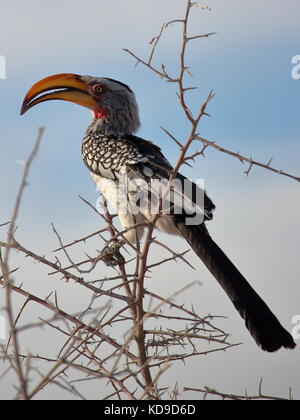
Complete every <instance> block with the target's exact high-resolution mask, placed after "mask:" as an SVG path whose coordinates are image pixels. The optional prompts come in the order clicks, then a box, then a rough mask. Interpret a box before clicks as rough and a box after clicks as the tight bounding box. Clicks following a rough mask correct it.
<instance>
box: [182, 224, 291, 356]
mask: <svg viewBox="0 0 300 420" xmlns="http://www.w3.org/2000/svg"><path fill="white" fill-rule="evenodd" d="M176 225H177V227H178V229H179V231H180V232H181V234H182V236H184V238H185V239H186V240H187V242H188V243H189V244H190V246H191V247H192V249H193V250H194V251H195V253H196V254H197V255H198V256H199V257H200V258H201V260H202V261H203V263H204V264H205V265H206V267H207V268H208V269H209V271H210V272H211V273H212V275H213V276H214V277H215V278H216V280H217V281H218V282H219V284H220V285H221V286H222V287H223V289H224V290H225V292H226V293H227V295H228V296H229V298H230V299H231V301H232V303H233V304H234V306H235V307H236V309H237V310H238V311H239V313H240V315H241V316H242V317H243V318H244V320H245V323H246V326H247V328H248V330H249V331H250V334H251V335H252V337H253V338H254V340H255V341H256V343H257V344H258V345H259V346H260V347H261V348H262V350H265V351H268V352H275V351H277V350H279V349H280V348H281V347H285V348H288V349H293V348H295V347H296V344H295V342H294V340H293V337H292V336H291V335H290V334H289V333H288V332H287V331H286V330H285V329H284V328H283V326H282V325H281V324H280V322H279V321H278V319H277V318H276V316H275V315H274V314H273V313H272V312H271V311H270V309H269V308H268V306H267V305H266V304H265V302H264V301H263V300H262V299H261V298H260V297H259V296H258V294H257V293H256V292H255V290H254V289H252V287H251V286H250V284H249V283H248V282H247V280H246V279H245V278H244V277H243V276H242V274H241V273H240V272H239V271H238V269H237V268H236V267H235V266H234V265H233V263H232V262H231V261H230V260H229V258H228V257H227V256H226V255H225V254H224V252H223V251H222V250H221V248H219V247H218V245H217V244H216V243H215V242H214V241H213V240H212V238H211V237H210V235H209V233H208V231H207V228H206V226H205V225H204V224H203V225H201V226H186V225H185V223H184V221H183V220H176Z"/></svg>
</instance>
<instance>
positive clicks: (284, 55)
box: [0, 0, 300, 396]
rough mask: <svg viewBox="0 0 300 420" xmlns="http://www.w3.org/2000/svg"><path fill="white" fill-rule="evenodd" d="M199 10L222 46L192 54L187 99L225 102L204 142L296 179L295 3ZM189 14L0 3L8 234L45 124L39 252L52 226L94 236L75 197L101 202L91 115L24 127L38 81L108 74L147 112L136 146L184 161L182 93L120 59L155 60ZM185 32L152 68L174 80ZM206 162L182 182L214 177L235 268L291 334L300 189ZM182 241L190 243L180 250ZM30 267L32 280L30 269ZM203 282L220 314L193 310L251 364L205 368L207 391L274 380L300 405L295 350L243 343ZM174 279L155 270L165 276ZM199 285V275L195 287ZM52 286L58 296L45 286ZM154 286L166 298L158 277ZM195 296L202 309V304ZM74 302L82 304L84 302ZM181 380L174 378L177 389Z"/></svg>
mask: <svg viewBox="0 0 300 420" xmlns="http://www.w3.org/2000/svg"><path fill="white" fill-rule="evenodd" d="M203 4H204V5H207V6H210V7H211V8H212V11H211V12H209V11H202V10H200V9H196V8H195V10H193V17H192V21H191V24H192V25H191V33H192V34H198V33H206V32H217V35H215V36H213V37H211V38H209V39H202V40H199V41H195V42H194V43H193V44H191V46H190V48H189V54H188V60H189V64H190V65H191V70H192V73H193V76H194V79H192V80H191V84H192V85H195V84H196V85H197V86H199V90H197V91H193V92H192V93H191V96H190V100H191V106H192V107H193V108H194V109H196V108H197V107H198V106H199V105H200V104H201V103H202V101H203V99H204V98H205V97H206V95H207V94H208V93H209V91H210V90H211V89H213V90H214V91H215V92H216V97H215V98H214V99H213V101H212V102H211V104H210V106H209V112H210V114H211V115H212V118H207V119H206V120H204V121H203V122H202V123H201V126H200V129H201V131H200V133H201V135H203V136H204V137H206V138H208V139H211V140H214V141H216V142H217V143H218V144H220V145H221V146H223V147H226V148H228V149H231V150H234V151H240V152H241V153H243V154H245V155H248V156H250V155H251V156H252V157H253V158H254V159H257V160H259V161H264V162H267V161H268V160H269V159H270V158H271V157H273V158H274V160H273V165H274V166H275V167H278V168H279V169H283V170H286V171H288V172H291V173H293V174H295V175H300V173H299V172H300V165H299V156H300V141H299V132H300V123H299V121H300V120H299V95H300V80H293V79H292V77H291V71H292V64H291V60H292V57H293V56H294V55H297V54H300V46H299V35H300V33H299V32H300V29H299V15H300V4H299V1H297V0H287V1H286V2H282V1H281V0H266V1H264V2H260V1H258V0H253V1H251V2H242V1H238V0H228V1H226V2H225V1H217V0H211V1H209V0H208V1H206V2H205V3H204V2H203ZM184 5H185V1H183V0H177V1H174V0H164V1H163V2H161V1H158V0H153V1H152V2H148V1H146V0H123V1H119V2H108V1H104V0H87V1H85V2H84V5H83V4H82V3H80V2H77V3H74V1H71V0H64V1H63V2H61V1H58V0H53V1H52V2H50V3H47V4H45V3H43V2H38V1H36V0H27V1H26V2H20V1H16V0H12V1H10V2H8V1H6V0H5V1H4V2H3V7H2V13H1V18H0V19H1V25H0V40H1V43H0V55H3V56H5V58H6V62H7V79H6V80H0V101H1V113H0V124H1V136H0V146H1V149H0V150H1V154H0V171H1V179H2V181H1V203H0V224H1V222H5V221H6V220H8V219H9V215H10V211H11V206H12V204H13V201H14V191H15V190H16V188H17V185H18V182H19V178H20V175H21V171H22V167H21V166H20V164H18V163H17V161H18V160H24V159H25V158H26V156H27V155H28V153H29V151H30V149H31V147H32V144H33V141H34V139H35V137H36V127H38V126H41V125H43V126H46V132H45V135H44V138H43V142H42V147H41V150H40V153H39V157H38V160H36V161H35V163H34V165H33V168H32V172H31V175H30V187H29V188H27V190H26V197H25V199H24V202H23V207H22V214H21V217H20V220H19V225H20V228H19V235H20V239H24V240H25V242H26V243H27V245H28V246H29V247H30V245H32V246H38V247H41V248H43V249H44V250H45V251H46V250H51V249H53V247H51V246H52V244H54V243H55V240H54V238H53V236H52V233H51V231H50V228H49V225H50V223H51V222H54V223H55V224H57V225H58V226H59V227H60V228H61V229H62V230H63V233H64V235H65V236H66V237H67V238H68V237H70V238H71V239H73V238H74V237H77V236H80V233H82V232H91V231H93V230H96V229H97V227H98V225H97V227H96V228H95V224H96V223H98V220H96V218H95V217H94V215H92V214H91V213H90V212H89V211H88V210H87V209H86V208H85V207H84V206H83V205H82V203H81V202H80V200H79V199H78V195H80V194H81V195H83V196H84V197H86V198H87V199H89V200H90V201H92V202H95V201H96V198H97V195H96V191H95V187H94V185H93V183H92V181H91V180H90V177H89V174H88V172H87V171H86V169H85V167H84V166H83V164H82V162H81V156H80V142H81V138H82V136H83V132H84V130H85V128H86V126H87V124H88V123H89V121H90V113H89V112H87V111H86V110H85V109H81V108H80V107H78V106H75V105H73V104H69V103H65V102H61V103H60V102H58V101H55V102H52V103H51V102H48V103H44V104H41V105H40V106H38V107H36V108H33V109H32V110H31V111H30V112H29V113H28V114H26V115H25V116H23V117H22V118H21V117H20V116H19V109H20V105H21V102H22V100H23V97H24V95H25V93H26V91H27V89H28V88H29V87H30V86H31V85H32V84H33V83H35V82H36V81H37V80H39V79H41V78H42V77H45V76H48V75H51V74H55V73H62V72H73V73H78V74H89V75H93V76H107V77H112V78H115V79H118V80H121V81H123V82H125V83H128V84H129V85H130V86H131V88H132V89H133V90H134V91H135V93H136V96H137V100H138V103H139V106H140V112H141V120H142V127H141V130H140V132H139V135H141V136H142V137H144V138H147V139H151V140H152V141H154V142H155V143H157V144H159V145H160V146H161V147H162V149H163V151H164V153H165V154H166V155H167V156H168V158H169V160H171V161H173V162H175V160H176V156H177V153H178V151H177V149H176V145H175V144H173V143H171V142H170V140H169V139H168V137H167V136H166V135H165V134H164V133H163V132H162V131H161V129H160V126H163V127H165V128H166V129H168V130H170V131H171V132H172V133H174V134H176V136H177V137H178V138H179V139H181V140H184V139H185V138H186V135H187V129H188V125H187V123H186V121H185V119H184V117H183V115H182V112H181V110H180V108H179V106H178V103H177V100H176V96H175V89H174V86H173V85H170V84H165V83H164V82H162V81H161V80H160V79H159V78H158V77H156V76H155V75H154V74H153V73H151V72H149V70H148V69H145V68H143V67H142V66H138V67H137V68H135V67H134V64H135V63H134V61H133V59H132V58H131V57H129V55H127V54H126V53H124V52H123V51H122V49H123V48H129V49H131V50H132V51H134V52H136V53H137V54H138V55H141V56H146V55H147V52H148V51H149V45H148V42H149V41H150V40H151V39H152V38H153V36H154V35H156V34H157V33H158V32H159V30H160V27H161V25H162V23H163V22H166V21H169V20H172V19H175V18H179V17H181V16H182V15H183V11H184ZM16 10H17V12H16ZM178 34H179V27H178V26H176V25H172V26H171V27H170V28H169V30H168V32H167V33H166V37H165V38H164V39H163V41H162V43H161V46H160V49H159V51H158V52H157V55H156V57H155V61H154V62H155V63H156V64H158V65H159V64H160V63H164V64H165V65H166V66H167V69H168V70H169V71H170V72H174V71H176V66H177V64H178V45H179V43H180V38H179V35H178ZM206 155H207V156H206V159H202V158H201V159H199V160H198V161H197V162H196V163H195V165H194V168H193V169H186V170H185V174H186V175H188V176H190V177H191V178H204V179H205V183H206V187H207V189H208V190H209V193H210V195H211V196H212V197H213V198H214V200H215V201H216V204H217V212H216V218H215V221H214V222H213V223H212V224H211V232H212V233H213V235H214V237H215V238H216V241H217V242H219V243H220V244H221V245H222V246H223V248H224V249H225V250H226V251H228V252H229V254H230V255H233V256H234V257H235V261H238V262H239V266H240V268H241V271H243V272H245V274H246V276H248V277H249V280H250V282H251V283H252V284H254V285H255V287H256V288H257V289H259V292H261V293H262V295H263V296H264V297H268V302H269V303H270V306H271V307H272V309H273V310H274V312H276V313H277V314H278V316H280V318H281V319H282V321H283V323H284V324H285V325H286V326H287V327H288V326H289V323H290V319H291V317H292V316H294V315H295V314H297V313H300V304H299V294H300V288H299V266H298V256H297V250H298V249H299V245H298V240H297V238H298V237H299V234H300V231H299V211H300V200H299V185H297V184H296V182H294V181H292V180H289V179H287V178H284V177H280V176H277V175H274V174H271V173H269V172H267V171H264V170H262V169H256V168H255V169H253V172H252V173H251V174H250V176H249V177H246V176H245V175H244V174H243V167H242V165H241V164H240V163H239V162H238V161H236V160H234V159H232V158H230V157H228V156H225V155H223V154H220V153H219V152H217V151H213V150H208V151H207V154H206ZM70 209H71V212H72V213H71V214H72V217H70ZM1 233H2V232H1ZM166 240H167V241H168V240H169V239H167V238H166ZM171 241H174V240H173V239H171ZM177 243H178V246H181V244H180V241H178V242H177ZM193 262H194V263H196V262H195V260H193ZM197 264H198V263H197ZM27 270H28V273H31V271H30V270H31V268H30V267H28V268H27ZM176 270H177V271H176V273H175V272H174V287H175V285H176V286H178V288H180V287H181V286H182V275H185V278H186V274H184V273H185V270H186V267H181V269H176ZM200 273H201V280H202V282H203V283H204V288H203V290H202V294H203V295H204V296H205V297H204V301H205V302H206V301H207V297H208V296H213V299H212V301H209V303H210V305H211V306H210V305H208V306H206V303H205V304H204V302H203V301H202V300H201V302H199V300H197V302H195V304H198V305H199V310H200V309H201V312H202V310H204V309H207V311H208V312H209V311H211V312H214V313H216V312H218V313H222V314H223V313H224V314H226V315H228V316H229V321H227V322H228V323H227V324H226V326H228V325H229V326H230V327H231V325H233V327H232V331H233V333H234V338H235V339H236V341H241V340H244V341H245V343H246V345H245V346H248V347H247V348H246V350H245V355H241V354H236V355H235V356H234V357H231V356H230V355H229V356H228V358H224V359H223V357H222V358H220V359H216V360H214V363H216V364H217V365H218V369H216V370H215V371H214V372H213V373H211V372H212V370H211V367H212V365H210V364H209V362H208V363H207V365H204V366H202V367H201V369H202V370H203V372H204V373H203V375H204V377H203V381H204V383H203V384H207V385H211V386H213V387H216V388H218V387H219V386H220V387H222V388H223V389H225V390H226V388H227V389H228V390H229V391H230V392H234V391H235V392H240V391H241V389H242V390H243V389H244V388H245V387H247V386H249V387H250V388H251V386H253V387H255V385H256V384H257V383H258V382H259V379H260V377H261V376H264V377H265V379H266V387H267V385H269V387H268V388H267V390H268V392H269V391H270V392H273V391H274V392H277V391H278V392H281V393H284V392H285V390H288V387H289V386H290V385H291V386H294V388H296V389H295V391H297V392H298V396H299V389H300V382H299V371H298V369H299V362H298V359H299V349H298V350H296V351H295V352H294V353H285V352H283V353H280V354H278V355H275V356H273V359H271V358H270V357H267V356H266V355H264V354H262V353H261V352H259V351H258V350H256V348H255V347H254V345H253V344H252V342H251V340H249V339H248V337H247V335H242V336H240V335H239V334H240V333H241V330H242V329H243V328H244V327H243V324H242V323H240V320H239V319H237V316H236V314H235V312H234V310H232V308H231V306H230V303H228V302H227V300H226V297H224V296H223V294H222V291H221V290H219V289H218V285H214V284H211V283H213V281H214V280H213V279H212V278H211V277H210V275H209V274H208V273H207V272H206V271H205V270H202V271H201V269H200ZM164 274H166V275H167V273H164V272H163V271H162V272H159V275H160V276H161V275H164ZM196 274H197V273H196ZM199 275H200V274H199ZM197 276H198V274H197ZM197 276H196V275H195V273H191V274H190V279H191V280H194V279H196V278H198V277H197ZM39 287H40V286H39ZM45 287H46V289H47V288H49V287H50V286H49V285H48V284H47V282H46V285H45ZM51 287H52V286H51ZM57 287H59V286H57ZM153 287H157V285H156V283H155V280H154V285H153ZM170 288H171V287H170V282H168V281H166V282H165V284H164V286H162V289H158V291H159V292H160V293H165V294H166V295H169V294H170V293H168V291H169V292H170ZM38 290H39V289H38ZM47 290H48V289H47ZM41 291H42V290H41ZM74 293H75V292H74ZM201 296H202V295H201ZM189 298H191V301H192V300H193V298H194V297H193V296H189ZM74 300H75V301H76V302H77V300H78V297H76V295H74ZM235 360H236V361H237V363H239V366H240V371H239V372H236V375H235V377H234V378H233V379H232V384H231V382H230V381H228V380H227V381H226V380H225V379H224V375H225V376H226V369H227V375H228V372H230V371H231V372H232V371H235V368H236V365H235ZM246 360H247V363H248V364H249V366H250V367H251V366H254V365H255V366H257V367H258V368H257V372H253V369H250V367H249V366H248V368H245V363H246ZM202 363H203V362H202ZM222 363H223V365H222ZM219 364H220V366H219ZM224 364H226V365H227V368H226V367H224ZM189 366H190V367H189V368H187V370H185V371H182V372H181V373H180V375H181V376H182V375H185V376H184V377H186V378H188V377H189V376H190V375H191V372H192V369H193V365H192V364H191V365H189ZM230 367H231V369H230ZM189 369H190V370H189ZM281 369H282V371H281ZM223 370H224V372H223ZM272 372H273V373H272ZM177 374H178V372H175V373H172V374H170V378H171V379H174V378H176V375H177ZM172 375H173V376H172ZM278 378H280V381H279V379H278ZM206 379H207V380H206ZM174 380H175V379H174ZM208 380H211V381H212V382H211V383H208ZM205 381H206V382H205ZM203 384H201V385H203ZM0 387H1V384H0Z"/></svg>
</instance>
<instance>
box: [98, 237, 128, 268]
mask: <svg viewBox="0 0 300 420" xmlns="http://www.w3.org/2000/svg"><path fill="white" fill-rule="evenodd" d="M124 244H125V241H124V240H123V239H120V240H118V241H117V240H114V241H113V242H112V243H111V244H109V245H107V246H105V248H104V249H103V250H102V251H101V254H100V258H101V260H102V261H103V262H104V263H105V264H106V265H107V266H109V267H111V266H115V265H118V264H124V263H125V259H124V257H123V255H122V254H121V253H120V248H121V247H122V246H123V245H124Z"/></svg>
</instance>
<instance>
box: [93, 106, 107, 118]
mask: <svg viewBox="0 0 300 420" xmlns="http://www.w3.org/2000/svg"><path fill="white" fill-rule="evenodd" d="M93 114H94V118H98V119H100V120H102V119H103V118H105V117H106V116H107V114H108V110H107V108H94V109H93Z"/></svg>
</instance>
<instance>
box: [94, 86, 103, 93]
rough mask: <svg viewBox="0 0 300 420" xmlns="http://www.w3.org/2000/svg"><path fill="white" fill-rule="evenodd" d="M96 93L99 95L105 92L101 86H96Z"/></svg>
mask: <svg viewBox="0 0 300 420" xmlns="http://www.w3.org/2000/svg"><path fill="white" fill-rule="evenodd" d="M94 92H95V93H96V94H97V95H99V93H102V92H103V87H102V86H101V85H95V86H94Z"/></svg>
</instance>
